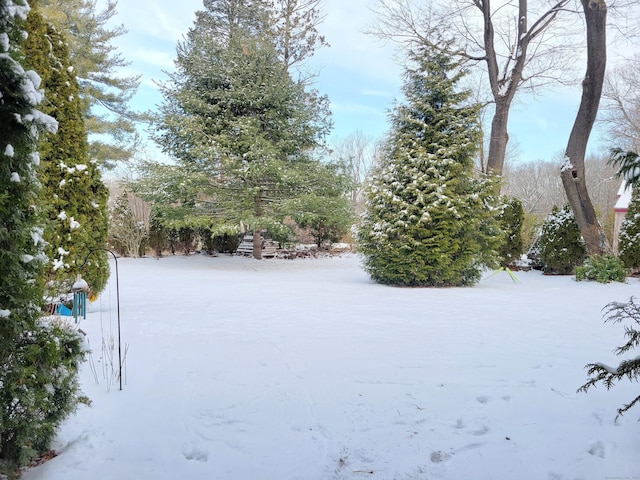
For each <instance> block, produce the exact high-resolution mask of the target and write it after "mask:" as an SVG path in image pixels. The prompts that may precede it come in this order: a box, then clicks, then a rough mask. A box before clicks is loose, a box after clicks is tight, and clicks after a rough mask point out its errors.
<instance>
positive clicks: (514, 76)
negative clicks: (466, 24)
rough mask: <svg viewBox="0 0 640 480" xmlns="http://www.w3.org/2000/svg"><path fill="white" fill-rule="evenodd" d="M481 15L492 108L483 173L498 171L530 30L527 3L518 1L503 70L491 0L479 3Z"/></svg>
mask: <svg viewBox="0 0 640 480" xmlns="http://www.w3.org/2000/svg"><path fill="white" fill-rule="evenodd" d="M481 5H482V7H481V10H482V13H483V16H484V42H485V43H484V49H485V54H486V57H485V58H486V62H487V73H488V75H489V83H490V85H491V93H492V94H493V99H494V101H495V106H496V107H495V112H494V114H493V119H492V120H491V133H490V137H489V152H488V157H487V173H492V174H494V175H499V176H501V175H502V172H503V170H504V159H505V156H506V152H507V142H508V141H509V134H508V131H507V127H508V126H509V110H510V109H511V103H512V102H513V98H514V97H515V94H516V91H517V89H518V87H519V86H520V83H521V82H522V72H523V70H524V66H525V63H526V59H527V47H528V46H529V41H530V34H529V31H528V25H527V15H528V5H527V0H519V2H518V12H519V14H518V18H519V20H518V29H517V35H518V37H517V40H516V41H515V44H514V45H513V47H512V48H513V52H512V53H511V59H510V62H513V63H512V64H511V63H507V65H506V67H505V71H504V72H502V73H501V72H500V69H499V67H498V57H497V54H496V50H495V44H494V41H495V38H494V37H495V31H494V28H493V20H492V17H491V4H490V2H489V1H488V0H487V1H485V2H483V3H481Z"/></svg>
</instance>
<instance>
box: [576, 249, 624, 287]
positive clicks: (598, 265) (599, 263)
mask: <svg viewBox="0 0 640 480" xmlns="http://www.w3.org/2000/svg"><path fill="white" fill-rule="evenodd" d="M575 274H576V280H577V281H581V280H595V281H596V282H600V283H610V282H624V281H625V279H626V278H627V269H626V268H625V266H624V263H623V262H622V260H620V259H619V258H618V257H616V256H614V255H593V256H591V257H589V258H588V259H587V260H586V261H585V262H584V264H583V265H581V266H579V267H576V269H575Z"/></svg>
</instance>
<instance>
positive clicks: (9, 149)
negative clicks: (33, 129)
mask: <svg viewBox="0 0 640 480" xmlns="http://www.w3.org/2000/svg"><path fill="white" fill-rule="evenodd" d="M14 153H15V152H14V149H13V145H11V144H8V145H7V146H6V147H5V149H4V154H5V155H6V156H7V157H13V155H14Z"/></svg>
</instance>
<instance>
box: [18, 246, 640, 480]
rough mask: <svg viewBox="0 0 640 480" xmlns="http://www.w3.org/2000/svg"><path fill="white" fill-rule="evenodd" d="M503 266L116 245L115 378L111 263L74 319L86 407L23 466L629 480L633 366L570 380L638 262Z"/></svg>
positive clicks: (635, 472) (37, 472)
mask: <svg viewBox="0 0 640 480" xmlns="http://www.w3.org/2000/svg"><path fill="white" fill-rule="evenodd" d="M112 270H113V269H112ZM517 277H518V279H519V280H520V283H517V284H515V283H513V282H512V281H511V279H510V278H509V276H508V275H507V274H506V273H500V274H497V275H493V276H487V277H485V278H484V279H483V280H482V281H481V282H480V283H479V284H478V285H477V286H476V287H473V288H450V289H400V288H392V287H385V286H381V285H376V284H373V283H372V282H371V281H370V280H369V279H368V277H367V275H366V274H365V273H364V272H363V271H362V270H361V268H360V264H359V260H358V258H357V257H356V256H355V255H352V254H345V255H343V256H342V257H333V258H323V259H304V260H294V261H292V260H283V259H272V260H263V261H256V260H253V259H249V258H241V257H229V256H220V257H216V258H212V257H205V256H200V255H194V256H191V257H183V256H176V257H169V258H163V259H160V260H157V259H154V258H145V259H137V260H133V259H120V260H119V282H120V308H121V323H122V325H121V332H122V344H123V347H124V346H125V345H126V346H127V347H128V350H127V352H126V384H125V385H124V389H123V391H119V390H118V385H117V382H115V381H114V379H113V378H112V377H111V376H109V375H105V374H104V373H103V372H104V370H105V368H106V369H108V368H109V366H110V365H109V364H110V363H111V362H110V361H109V360H108V359H106V358H104V356H102V355H101V347H100V346H101V343H102V342H103V340H104V341H108V338H109V337H110V336H115V335H116V333H117V330H116V323H117V315H116V301H115V300H116V298H115V297H116V291H115V281H114V277H113V276H112V279H111V283H110V287H108V289H107V290H106V291H105V293H104V294H103V295H102V298H101V299H100V300H98V301H96V302H95V303H93V304H91V305H90V307H89V310H90V311H89V313H88V317H87V319H86V320H84V321H82V322H81V324H80V327H81V328H82V330H84V331H85V332H86V333H87V335H88V339H89V341H90V343H91V345H92V347H93V350H94V353H93V355H92V362H91V363H87V364H85V367H84V370H83V372H82V384H83V390H84V392H85V393H86V394H87V396H88V397H90V398H91V400H92V401H93V403H92V406H91V407H90V408H89V407H85V406H83V407H81V408H80V409H79V411H78V412H77V414H76V415H75V416H73V417H72V418H70V419H69V420H68V421H67V422H66V423H65V424H64V425H63V427H62V428H61V430H60V434H59V439H58V440H57V443H56V445H55V448H56V449H57V451H58V452H59V455H58V456H57V457H56V458H54V459H52V460H50V461H49V462H47V463H45V464H44V465H42V466H40V467H37V468H34V469H32V470H30V471H28V472H26V473H25V474H24V477H23V478H24V479H26V480H37V479H45V480H87V479H91V480H103V479H104V480H115V479H118V480H122V479H135V480H147V479H148V480H178V479H190V480H293V479H300V480H325V479H327V480H330V479H336V480H337V479H372V480H373V479H376V480H378V479H380V480H395V479H397V480H407V479H409V480H410V479H424V480H433V479H449V480H471V479H473V480H483V479H487V480H551V479H553V480H560V479H566V480H576V479H585V480H605V479H610V480H613V479H623V478H624V479H640V422H639V421H638V419H639V418H640V409H638V407H635V408H633V409H632V410H630V411H629V412H627V414H625V416H623V417H620V418H618V419H617V420H616V409H617V408H618V407H619V406H621V405H622V404H623V403H625V402H628V401H630V400H631V399H632V398H634V397H635V396H636V395H637V394H638V390H639V385H638V384H637V383H636V384H631V383H629V382H626V383H625V382H623V383H620V384H619V385H618V386H616V387H615V388H614V389H612V390H610V391H607V390H606V389H604V388H598V389H595V390H591V391H590V392H589V393H587V394H584V393H576V389H577V388H578V387H579V386H580V385H582V384H583V383H584V382H585V380H586V378H587V376H586V371H585V370H584V365H585V364H586V363H589V362H594V361H602V362H605V363H608V364H611V365H617V363H618V362H619V360H621V359H620V358H618V357H616V356H615V355H614V354H613V353H612V350H613V348H614V347H615V346H618V345H622V343H623V327H622V326H620V325H613V324H604V323H603V321H602V311H601V310H602V308H603V307H604V306H605V305H606V304H607V303H609V302H610V301H613V300H627V299H628V298H629V297H630V296H631V295H638V293H640V289H639V288H638V287H639V281H638V280H637V279H630V280H629V281H628V283H626V284H621V283H614V284H609V285H602V284H598V283H593V282H575V281H574V280H573V278H572V277H544V276H542V275H541V274H540V273H539V272H518V273H517ZM109 350H110V349H109V348H107V352H108V351H109ZM123 353H124V352H123ZM636 354H637V353H636V352H634V354H633V356H635V355H636ZM115 363H116V369H117V360H116V361H115ZM91 365H93V366H94V367H95V371H96V373H95V374H94V373H93V372H92V369H91V368H90V366H91ZM96 379H97V380H98V382H97V383H96Z"/></svg>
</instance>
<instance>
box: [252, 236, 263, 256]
mask: <svg viewBox="0 0 640 480" xmlns="http://www.w3.org/2000/svg"><path fill="white" fill-rule="evenodd" d="M253 258H255V259H257V260H262V229H260V228H256V229H254V230H253Z"/></svg>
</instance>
